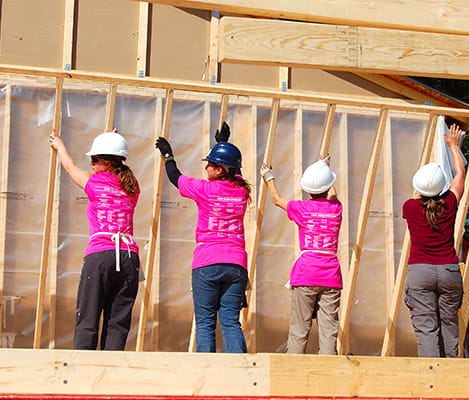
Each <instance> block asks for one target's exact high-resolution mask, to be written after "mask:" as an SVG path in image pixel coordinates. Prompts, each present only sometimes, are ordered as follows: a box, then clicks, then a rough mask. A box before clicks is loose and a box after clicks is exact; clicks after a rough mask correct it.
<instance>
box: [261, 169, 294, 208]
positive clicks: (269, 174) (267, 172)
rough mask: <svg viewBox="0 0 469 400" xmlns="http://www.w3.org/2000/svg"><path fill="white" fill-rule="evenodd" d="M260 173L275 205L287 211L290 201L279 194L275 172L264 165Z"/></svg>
mask: <svg viewBox="0 0 469 400" xmlns="http://www.w3.org/2000/svg"><path fill="white" fill-rule="evenodd" d="M260 173H261V176H262V178H264V181H265V182H266V184H267V187H268V188H269V192H270V197H272V201H273V202H274V204H275V205H276V206H277V207H280V208H281V209H282V210H285V211H287V204H288V202H289V200H287V199H283V198H282V197H280V193H279V192H278V190H277V186H276V185H275V176H274V172H273V171H272V168H269V167H268V166H267V165H265V164H262V167H261V170H260Z"/></svg>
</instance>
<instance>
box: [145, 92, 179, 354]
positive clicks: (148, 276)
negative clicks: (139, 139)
mask: <svg viewBox="0 0 469 400" xmlns="http://www.w3.org/2000/svg"><path fill="white" fill-rule="evenodd" d="M173 96H174V91H173V90H171V89H168V90H167V91H166V102H165V107H164V116H163V127H162V129H161V136H163V137H164V138H166V139H167V138H168V136H169V126H170V123H171V111H172V108H173ZM155 157H157V158H159V162H158V161H157V165H158V167H157V171H156V185H155V195H154V198H153V209H152V220H151V222H152V223H151V227H150V239H149V243H148V253H147V259H146V262H145V265H146V270H145V283H144V294H143V301H142V304H141V307H140V317H139V321H138V331H137V346H136V350H137V351H143V344H144V341H145V330H146V325H147V314H148V305H149V303H150V292H151V284H152V281H153V269H154V263H155V248H156V241H157V233H158V227H159V223H160V209H161V197H162V195H163V175H164V160H163V159H162V158H161V157H160V155H159V154H158V153H157V152H156V151H155Z"/></svg>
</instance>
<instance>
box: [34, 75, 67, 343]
mask: <svg viewBox="0 0 469 400" xmlns="http://www.w3.org/2000/svg"><path fill="white" fill-rule="evenodd" d="M62 88H63V79H62V78H57V82H56V89H55V107H54V119H53V123H52V128H53V129H57V131H58V132H59V133H60V129H59V128H60V117H61V110H62ZM56 171H57V150H55V149H51V152H50V159H49V179H48V183H47V200H46V209H45V213H44V214H45V216H44V233H43V238H42V250H41V263H40V266H39V288H38V294H37V303H36V322H35V326H34V340H33V348H34V349H39V348H40V347H41V333H42V316H43V311H44V294H45V286H46V276H47V266H48V263H49V244H50V232H51V221H52V207H53V205H54V191H55V178H56Z"/></svg>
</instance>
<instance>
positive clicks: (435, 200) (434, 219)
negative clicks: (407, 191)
mask: <svg viewBox="0 0 469 400" xmlns="http://www.w3.org/2000/svg"><path fill="white" fill-rule="evenodd" d="M420 205H421V206H422V207H423V211H424V213H425V219H426V220H427V224H428V225H429V226H430V228H431V229H432V231H435V232H441V228H440V224H439V223H438V219H439V218H440V217H441V215H442V214H443V211H444V210H445V209H447V208H448V206H447V204H446V202H445V201H444V199H442V198H441V197H440V196H433V197H425V196H422V198H421V199H420Z"/></svg>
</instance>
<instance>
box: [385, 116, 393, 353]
mask: <svg viewBox="0 0 469 400" xmlns="http://www.w3.org/2000/svg"><path fill="white" fill-rule="evenodd" d="M383 145H384V150H383V173H384V231H385V237H384V241H385V242H384V250H385V254H386V265H385V268H386V269H385V276H386V280H385V291H386V314H389V311H390V310H391V304H392V292H393V289H394V262H395V261H394V251H395V249H394V190H393V162H392V155H393V152H392V139H391V120H390V119H388V120H387V121H386V128H385V131H384V143H383ZM390 346H391V354H393V352H394V341H393V342H391V344H390Z"/></svg>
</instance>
